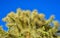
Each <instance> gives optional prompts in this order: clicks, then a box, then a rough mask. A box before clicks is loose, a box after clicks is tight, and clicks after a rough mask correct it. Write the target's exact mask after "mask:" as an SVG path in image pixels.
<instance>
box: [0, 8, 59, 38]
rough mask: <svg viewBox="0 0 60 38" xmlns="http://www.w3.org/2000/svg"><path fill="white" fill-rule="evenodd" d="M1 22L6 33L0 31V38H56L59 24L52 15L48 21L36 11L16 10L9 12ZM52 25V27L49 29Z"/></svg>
mask: <svg viewBox="0 0 60 38" xmlns="http://www.w3.org/2000/svg"><path fill="white" fill-rule="evenodd" d="M3 21H5V22H6V25H7V26H8V31H7V32H5V31H4V30H2V29H0V38H58V36H56V35H55V33H56V32H57V31H58V26H59V23H58V21H55V20H54V16H53V15H52V16H51V17H50V18H49V19H48V20H46V19H45V15H44V14H38V12H37V10H33V11H32V12H31V11H29V10H21V9H20V8H19V9H17V12H16V13H14V12H10V13H9V14H8V15H7V16H6V17H5V18H3ZM51 25H54V27H51Z"/></svg>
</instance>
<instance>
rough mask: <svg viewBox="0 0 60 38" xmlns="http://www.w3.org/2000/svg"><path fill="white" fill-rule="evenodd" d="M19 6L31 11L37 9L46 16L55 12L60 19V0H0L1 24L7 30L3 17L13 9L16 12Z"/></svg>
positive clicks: (59, 19)
mask: <svg viewBox="0 0 60 38" xmlns="http://www.w3.org/2000/svg"><path fill="white" fill-rule="evenodd" d="M17 8H21V9H23V10H31V11H32V10H34V9H37V10H38V12H39V13H44V14H45V15H46V18H49V17H50V16H51V15H52V14H54V15H55V20H58V21H60V0H0V25H2V26H3V29H4V30H7V27H6V26H5V22H3V21H2V18H4V17H5V16H6V15H7V14H8V13H9V12H11V11H14V12H16V9H17Z"/></svg>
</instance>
